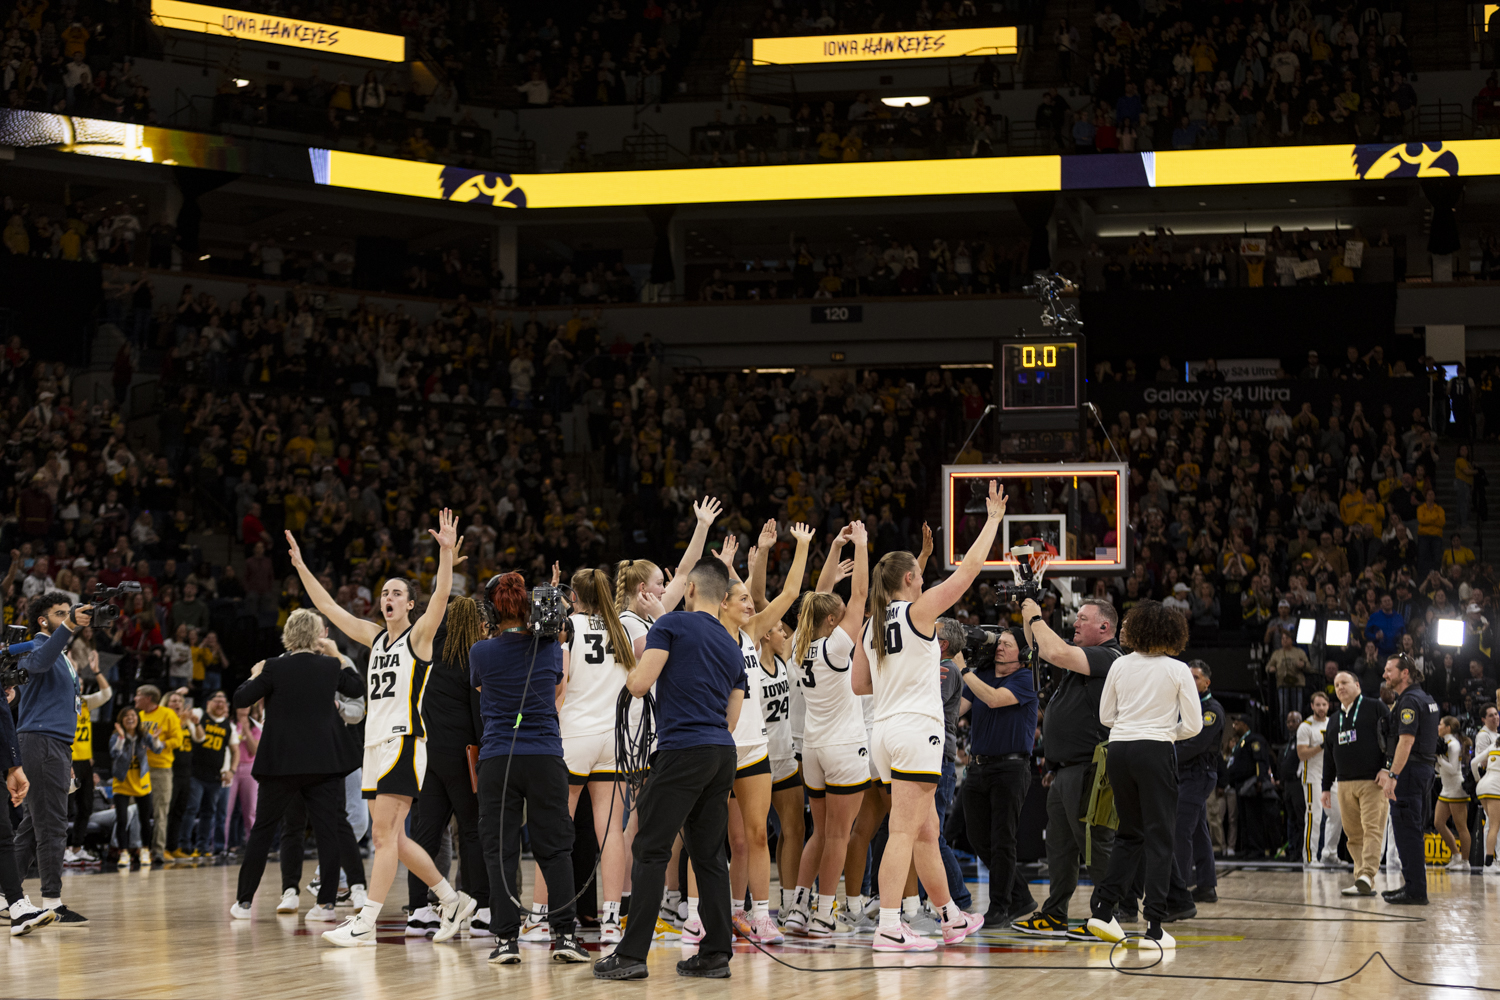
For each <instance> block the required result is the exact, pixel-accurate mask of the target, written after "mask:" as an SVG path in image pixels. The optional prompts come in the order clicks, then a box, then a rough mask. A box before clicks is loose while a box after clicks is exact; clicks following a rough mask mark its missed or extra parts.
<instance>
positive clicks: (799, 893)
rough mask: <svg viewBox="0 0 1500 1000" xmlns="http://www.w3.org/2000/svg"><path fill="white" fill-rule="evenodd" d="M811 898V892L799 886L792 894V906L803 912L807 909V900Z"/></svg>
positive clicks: (803, 886)
mask: <svg viewBox="0 0 1500 1000" xmlns="http://www.w3.org/2000/svg"><path fill="white" fill-rule="evenodd" d="M811 897H812V890H811V889H809V888H808V887H807V886H805V885H799V886H797V888H796V889H795V890H793V892H792V905H793V906H796V907H800V908H801V909H803V910H806V909H808V905H807V904H808V900H809V899H810V898H811Z"/></svg>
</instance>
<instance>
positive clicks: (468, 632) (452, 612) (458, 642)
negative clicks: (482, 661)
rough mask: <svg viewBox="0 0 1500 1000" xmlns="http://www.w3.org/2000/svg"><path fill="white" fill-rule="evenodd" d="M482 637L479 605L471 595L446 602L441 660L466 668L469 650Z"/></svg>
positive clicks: (482, 629) (482, 630)
mask: <svg viewBox="0 0 1500 1000" xmlns="http://www.w3.org/2000/svg"><path fill="white" fill-rule="evenodd" d="M483 638H484V627H483V623H482V621H481V620H480V617H479V605H477V604H475V603H474V599H473V598H472V597H455V598H454V599H453V600H451V601H449V602H448V638H447V639H445V640H444V641H443V661H444V662H445V663H449V664H452V665H453V666H455V667H459V668H461V669H464V670H467V669H468V667H469V650H470V649H471V648H472V647H473V645H474V644H475V643H476V642H478V641H479V640H480V639H483Z"/></svg>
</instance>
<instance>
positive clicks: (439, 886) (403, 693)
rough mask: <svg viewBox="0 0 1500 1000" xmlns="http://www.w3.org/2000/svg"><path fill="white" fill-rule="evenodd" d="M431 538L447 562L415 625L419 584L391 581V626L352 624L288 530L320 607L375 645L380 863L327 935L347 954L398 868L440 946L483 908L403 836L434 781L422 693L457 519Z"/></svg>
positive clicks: (449, 579)
mask: <svg viewBox="0 0 1500 1000" xmlns="http://www.w3.org/2000/svg"><path fill="white" fill-rule="evenodd" d="M429 533H430V534H431V535H432V537H433V538H435V539H437V543H438V549H439V552H440V555H439V558H438V571H437V577H436V578H435V579H434V581H433V587H432V599H431V600H430V601H428V602H427V611H426V612H425V613H424V614H423V615H422V617H421V618H418V619H417V620H416V621H415V622H413V621H412V620H411V613H412V611H413V610H414V609H415V608H416V606H417V601H416V594H415V591H414V587H413V584H412V583H411V581H410V580H406V579H402V578H400V577H392V578H391V579H389V580H386V581H385V582H384V583H383V584H382V585H381V587H380V613H381V616H382V618H383V619H384V621H385V624H384V625H380V624H377V623H375V622H371V621H365V620H364V619H362V618H356V617H354V615H352V614H350V613H349V612H348V611H345V610H344V609H343V608H342V607H341V606H340V605H339V604H338V602H337V601H335V600H334V599H333V598H332V597H331V596H329V593H328V591H327V590H325V589H324V588H323V585H322V584H321V583H319V582H318V578H317V577H316V576H314V575H313V573H312V571H311V570H309V569H308V568H307V563H305V562H304V561H303V560H302V550H301V549H300V548H299V547H298V546H297V540H296V539H295V538H293V537H292V533H291V532H290V531H288V532H287V533H286V540H287V545H288V546H290V548H291V557H292V565H293V566H295V567H296V569H297V575H298V576H299V577H301V578H302V586H303V588H304V589H306V591H307V593H308V596H310V597H311V598H312V600H313V604H314V605H316V606H317V609H318V610H319V611H321V612H323V614H325V615H327V616H328V619H329V620H330V621H332V622H333V624H335V625H337V626H338V627H339V628H340V629H341V630H342V631H343V633H344V634H345V635H347V636H348V637H349V638H351V639H353V640H354V641H355V642H359V643H362V644H363V645H366V646H369V647H370V676H369V681H368V685H369V686H368V694H369V701H368V704H369V708H368V710H367V712H368V714H367V715H366V716H365V760H364V780H365V787H364V796H365V798H367V799H370V800H371V802H370V820H371V823H370V838H371V841H372V842H373V843H374V846H375V863H374V864H373V865H372V866H371V871H370V886H369V890H368V892H367V895H366V898H367V900H368V902H366V904H365V906H364V909H362V910H360V911H359V913H357V914H356V915H354V916H353V917H350V918H349V919H348V920H346V921H344V922H343V923H342V924H340V925H339V926H338V927H335V928H334V929H333V930H331V931H326V932H324V934H323V937H324V938H325V939H326V940H327V941H329V942H330V943H332V944H336V945H340V946H342V947H345V948H358V947H366V946H373V945H374V944H375V921H376V918H378V917H379V916H380V909H381V907H382V906H384V905H385V895H386V892H388V891H389V890H390V887H391V883H392V881H394V880H395V877H396V866H397V862H398V861H399V862H401V863H403V864H405V865H406V867H407V868H408V869H410V870H411V872H412V874H414V875H416V876H417V877H418V878H419V879H421V880H422V881H423V882H424V883H426V884H427V886H428V888H430V889H432V891H433V892H435V893H436V894H437V897H438V904H439V915H440V916H441V918H442V919H441V923H440V924H439V926H438V931H437V933H436V934H434V935H433V938H432V939H433V940H434V941H447V940H448V939H449V938H451V937H453V936H454V935H455V934H457V933H458V929H459V926H460V925H461V924H462V923H463V921H465V920H467V919H468V918H469V917H470V916H471V915H473V913H474V910H475V908H476V906H477V905H478V904H477V903H476V902H475V901H474V900H473V899H471V898H470V897H469V896H468V894H467V893H462V892H457V891H455V890H454V888H453V886H452V885H450V884H449V883H448V880H447V879H445V878H443V876H442V874H441V873H439V872H438V870H437V867H436V866H435V865H434V864H433V863H432V858H431V857H429V856H428V854H427V852H426V851H424V850H423V849H422V846H421V845H420V844H418V843H417V842H416V841H415V840H412V839H411V838H410V837H408V836H407V835H406V815H407V813H408V812H410V811H411V803H412V799H413V798H415V797H416V795H417V793H418V792H420V791H421V789H422V779H423V777H425V776H426V773H427V754H426V747H425V744H426V741H427V734H426V732H425V731H424V730H423V728H422V691H423V689H424V688H425V687H426V684H427V672H428V670H430V669H431V667H432V637H433V636H434V635H435V634H436V633H437V629H438V626H439V625H440V624H442V621H443V612H444V610H445V609H446V608H447V606H448V594H449V591H450V590H451V589H452V586H453V559H454V547H455V544H456V543H457V541H458V518H457V517H456V516H455V515H454V513H453V512H452V511H451V510H447V509H446V508H445V509H444V510H443V511H442V512H441V513H440V514H438V530H437V531H431V529H429Z"/></svg>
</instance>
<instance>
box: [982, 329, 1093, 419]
mask: <svg viewBox="0 0 1500 1000" xmlns="http://www.w3.org/2000/svg"><path fill="white" fill-rule="evenodd" d="M1000 388H1001V396H1000V406H1001V409H1002V410H1064V409H1072V408H1074V407H1076V406H1078V343H1077V342H1076V341H1069V340H1057V341H1043V340H1024V341H1006V342H1004V343H1003V344H1001V349H1000Z"/></svg>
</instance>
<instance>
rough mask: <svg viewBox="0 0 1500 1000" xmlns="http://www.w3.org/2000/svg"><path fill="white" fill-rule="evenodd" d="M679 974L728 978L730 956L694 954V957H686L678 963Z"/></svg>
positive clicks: (697, 977) (693, 976)
mask: <svg viewBox="0 0 1500 1000" xmlns="http://www.w3.org/2000/svg"><path fill="white" fill-rule="evenodd" d="M677 974H678V975H679V976H691V977H692V978H694V979H728V978H729V956H728V955H694V956H693V957H692V958H685V959H683V960H682V961H681V962H678V963H677Z"/></svg>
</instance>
